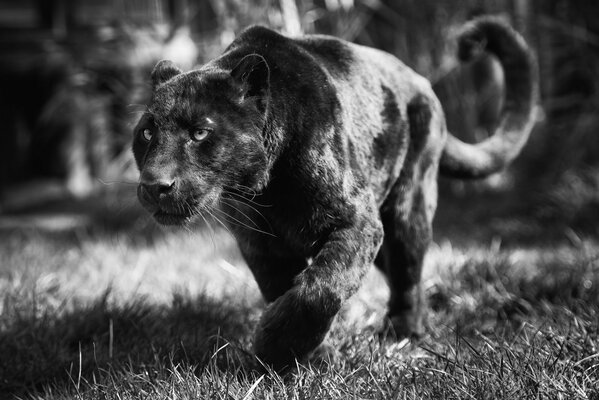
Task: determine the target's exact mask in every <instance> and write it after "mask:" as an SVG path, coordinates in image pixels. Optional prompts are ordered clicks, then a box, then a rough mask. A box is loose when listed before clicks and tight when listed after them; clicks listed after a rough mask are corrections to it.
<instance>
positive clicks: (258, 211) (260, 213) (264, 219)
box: [221, 197, 272, 231]
mask: <svg viewBox="0 0 599 400" xmlns="http://www.w3.org/2000/svg"><path fill="white" fill-rule="evenodd" d="M221 200H230V201H234V202H237V203H240V204H242V205H244V206H246V207H249V208H250V209H251V210H253V211H254V212H256V213H257V214H258V215H259V216H260V217H261V218H262V220H263V221H264V222H266V225H268V228H269V229H270V230H271V231H272V226H271V225H270V222H269V221H268V218H266V217H265V216H264V214H262V212H260V210H258V209H257V208H256V207H253V206H252V205H250V204H247V203H246V202H244V201H241V200H237V199H233V198H230V197H229V198H223V197H221ZM225 204H226V203H225ZM229 206H231V207H233V208H234V209H236V210H237V211H239V212H241V210H239V209H238V208H237V207H234V206H233V205H232V204H230V203H229ZM241 213H242V214H243V215H244V216H246V217H247V218H248V219H249V220H250V221H252V219H251V218H249V217H248V216H247V215H246V214H245V213H243V212H241ZM252 222H253V221H252ZM254 224H255V225H257V224H256V223H255V222H254Z"/></svg>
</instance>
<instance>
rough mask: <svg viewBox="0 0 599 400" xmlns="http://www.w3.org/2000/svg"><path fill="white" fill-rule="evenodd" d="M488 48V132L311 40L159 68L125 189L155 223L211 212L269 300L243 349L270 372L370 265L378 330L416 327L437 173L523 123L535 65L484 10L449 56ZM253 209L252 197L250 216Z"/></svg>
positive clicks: (376, 55) (398, 69)
mask: <svg viewBox="0 0 599 400" xmlns="http://www.w3.org/2000/svg"><path fill="white" fill-rule="evenodd" d="M487 53H491V54H493V55H494V56H495V57H497V59H498V60H499V61H500V63H501V65H502V68H503V69H504V73H505V85H506V89H505V102H504V107H503V110H502V114H501V121H500V123H499V126H498V128H497V129H496V131H495V132H494V134H493V135H492V136H491V137H490V138H489V139H487V140H485V141H483V142H481V143H478V144H474V145H472V144H466V143H464V142H461V141H459V140H458V139H456V138H455V137H454V136H452V135H451V134H449V133H448V132H447V129H446V125H445V117H444V114H443V109H442V108H441V105H440V103H439V101H438V99H437V97H436V96H435V95H434V93H433V91H432V89H431V86H430V83H429V82H428V81H427V80H426V79H424V78H423V77H421V76H419V75H418V74H416V73H415V72H414V71H412V70H411V69H410V68H408V67H406V66H405V65H404V64H403V63H401V62H400V61H399V60H398V59H397V58H395V57H394V56H392V55H390V54H387V53H385V52H382V51H379V50H376V49H372V48H368V47H363V46H359V45H355V44H352V43H348V42H345V41H343V40H340V39H337V38H334V37H329V36H321V35H308V36H302V37H297V38H289V37H285V36H282V35H280V34H278V33H276V32H274V31H272V30H270V29H267V28H264V27H259V26H255V27H250V28H248V29H246V30H245V31H243V32H242V33H241V34H240V35H239V36H238V37H237V38H236V39H235V40H234V41H233V43H231V45H230V46H229V47H228V48H227V49H226V50H225V52H224V53H223V54H222V55H221V56H219V57H217V58H216V59H214V60H212V61H210V62H208V63H207V64H205V65H203V66H202V67H200V68H199V69H195V70H192V71H189V72H185V73H184V72H182V71H181V70H179V69H178V68H177V67H176V66H175V65H173V64H172V63H171V62H169V61H160V62H159V63H158V64H157V65H156V67H155V68H154V70H153V72H152V75H151V79H152V85H153V95H152V99H151V101H150V103H149V104H148V106H147V111H146V112H145V114H144V115H143V116H142V118H141V120H140V121H139V123H138V125H137V127H136V128H135V133H134V141H133V152H134V155H135V159H136V162H137V165H138V167H139V170H140V173H141V176H140V183H139V187H138V197H139V200H140V201H141V203H142V204H143V206H144V207H145V208H146V209H147V210H148V211H149V212H150V213H152V215H153V216H154V218H155V219H156V220H157V221H158V222H159V223H161V224H167V225H184V224H186V223H188V222H189V221H191V220H192V219H194V218H197V217H198V216H199V217H206V216H209V215H212V216H214V218H215V219H217V220H219V221H221V222H222V223H224V224H226V225H227V226H228V228H229V229H230V230H231V232H232V233H233V234H234V236H235V238H236V239H237V241H238V244H239V248H240V250H241V253H242V254H243V256H244V258H245V260H246V262H247V264H248V266H249V268H250V269H251V271H252V272H253V274H254V277H255V279H256V281H257V283H258V286H259V287H260V290H261V292H262V294H263V296H264V298H265V300H266V301H267V302H268V303H269V305H268V308H267V309H266V311H265V312H264V314H263V315H262V318H261V321H260V323H259V325H258V327H257V329H256V333H255V340H254V351H255V354H256V355H257V356H258V357H259V358H260V359H261V360H262V361H263V362H265V363H267V364H269V365H271V366H273V367H274V368H275V369H277V370H279V371H281V370H284V369H285V367H287V366H290V365H294V364H295V360H296V359H297V360H299V361H300V362H301V361H304V360H305V359H306V358H307V357H308V356H309V355H310V354H311V353H312V352H313V351H314V350H315V349H316V348H317V347H318V346H319V344H320V343H321V342H322V341H323V338H324V337H325V335H326V333H327V331H328V329H329V327H330V325H331V322H332V320H333V318H334V317H335V315H336V314H337V312H338V311H339V309H340V308H341V306H342V305H343V303H344V302H345V301H346V300H347V299H348V297H350V296H351V295H352V294H353V293H355V292H356V290H357V289H358V287H359V285H360V281H361V279H362V277H363V276H364V274H365V273H366V272H367V270H368V269H369V268H370V265H371V264H372V263H374V264H375V265H376V266H377V267H378V268H380V269H381V270H382V271H383V272H384V273H385V275H386V277H387V279H388V282H389V285H390V287H391V298H390V299H389V308H388V314H387V324H388V328H389V329H390V330H391V331H392V332H393V333H394V334H393V335H392V336H394V337H397V338H400V337H407V336H418V335H420V334H421V333H422V308H423V298H422V293H421V289H420V284H419V282H420V275H421V270H422V261H423V257H424V254H425V252H426V250H427V246H428V245H429V243H430V241H431V236H432V233H431V222H432V219H433V215H434V212H435V208H436V203H437V175H438V173H439V172H440V173H441V174H444V175H447V176H451V177H456V178H480V177H485V176H487V175H489V174H491V173H494V172H497V171H499V170H501V169H502V168H503V167H505V166H506V165H507V164H509V163H510V162H511V161H512V160H513V159H514V158H515V157H516V156H517V155H518V153H519V152H520V150H521V148H522V146H523V145H524V144H525V142H526V141H527V137H528V135H529V132H530V130H531V129H532V126H533V123H534V109H535V102H536V96H537V91H538V90H537V67H536V63H535V60H534V58H533V56H532V55H531V52H530V51H529V49H528V47H527V45H526V43H525V42H524V40H523V39H522V37H521V36H520V35H519V34H517V33H516V32H515V31H514V30H513V29H512V28H510V27H509V26H508V25H507V24H506V23H505V22H502V21H501V20H499V19H497V18H493V17H483V18H479V19H477V20H475V21H473V22H471V23H469V24H467V25H466V26H465V27H464V29H463V32H462V34H461V36H460V38H459V54H458V56H459V57H460V58H461V59H462V60H464V61H468V60H473V59H476V58H477V57H480V56H482V55H484V54H487ZM257 204H268V205H270V207H264V208H261V209H260V210H259V211H260V214H261V215H260V216H258V214H257V213H256V211H257V210H256V207H257Z"/></svg>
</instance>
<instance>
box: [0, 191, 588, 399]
mask: <svg viewBox="0 0 599 400" xmlns="http://www.w3.org/2000/svg"><path fill="white" fill-rule="evenodd" d="M132 192H133V189H132V188H131V187H127V186H125V187H124V188H121V189H120V190H112V189H111V190H107V191H106V193H104V194H102V195H100V196H98V197H97V198H95V199H93V200H89V201H87V202H84V203H81V202H59V203H56V204H49V205H48V204H46V205H44V207H41V208H38V209H36V208H33V209H31V208H30V209H28V210H27V211H26V212H23V213H14V214H10V215H4V216H1V217H0V300H1V301H0V397H1V398H35V399H38V398H39V399H67V398H68V399H70V398H81V399H133V398H144V399H180V398H193V399H240V400H241V399H529V398H530V399H538V398H542V399H544V398H548V399H593V400H597V399H599V235H598V234H597V231H598V230H597V221H598V220H599V218H597V216H596V215H595V214H590V213H587V214H585V215H582V216H581V215H577V216H576V218H569V219H568V218H565V217H564V218H557V217H556V215H558V216H559V215H562V214H563V215H566V214H567V213H565V212H563V213H561V211H560V210H558V211H555V210H556V208H555V206H554V205H552V204H553V203H551V201H546V202H545V203H543V204H544V207H545V208H543V209H542V212H535V211H534V210H535V209H534V208H531V206H529V204H532V203H531V202H529V201H528V200H526V199H517V201H513V197H514V196H510V197H509V199H508V198H505V196H503V197H502V195H497V196H490V195H481V196H474V199H473V200H470V201H465V200H464V199H449V200H447V199H443V198H442V199H441V202H440V209H439V213H438V218H437V222H436V225H437V226H436V238H435V245H434V246H432V248H431V250H430V253H429V255H428V259H427V266H426V271H425V281H424V283H425V287H426V294H427V300H428V304H429V311H428V314H427V318H426V321H427V323H426V325H427V335H426V336H425V337H424V338H423V339H422V340H421V341H420V342H418V343H410V342H408V341H403V342H400V343H389V342H385V341H380V340H379V339H378V337H377V336H376V335H375V334H374V333H375V331H376V329H377V326H379V325H380V323H381V319H382V317H383V315H384V304H385V300H386V296H387V295H388V290H387V288H386V286H385V283H384V280H383V278H382V277H381V276H380V275H379V274H378V273H377V272H376V271H374V269H373V270H372V272H371V273H370V275H369V276H368V277H367V279H366V281H365V283H364V285H363V288H362V289H361V291H360V292H359V293H358V294H357V295H356V296H354V298H352V300H351V301H350V302H349V304H347V306H346V307H345V308H344V309H343V311H342V313H341V314H340V316H339V317H338V318H337V320H336V321H335V323H334V326H333V329H332V331H331V334H330V337H329V338H328V340H329V342H330V343H331V344H332V345H333V346H334V347H335V348H336V349H337V350H338V354H337V356H336V357H335V358H334V359H325V360H314V362H313V363H311V364H309V365H305V366H299V369H298V371H297V372H296V373H294V374H290V375H287V376H285V377H280V376H277V375H276V374H274V373H257V372H253V371H250V370H248V369H246V368H244V360H246V359H247V357H250V355H249V353H248V351H249V349H251V335H252V330H253V329H254V326H255V324H256V322H257V320H258V318H259V315H260V313H261V311H262V310H263V309H264V307H265V305H264V303H263V301H262V300H261V298H260V294H259V292H258V289H257V287H256V285H255V283H254V282H253V280H252V278H251V274H250V273H249V271H248V270H247V268H246V267H245V265H244V263H243V260H242V259H241V257H240V255H239V253H238V251H237V249H236V246H235V243H234V242H233V240H232V239H231V238H230V236H229V235H228V234H227V232H225V231H223V230H219V229H217V228H216V226H214V227H212V228H209V227H205V226H198V227H196V228H197V229H191V230H189V231H164V230H161V229H159V228H157V227H156V226H155V225H154V223H153V222H152V221H150V220H149V218H148V217H147V216H146V215H145V214H144V213H143V212H142V211H141V210H140V209H139V207H138V206H137V204H136V201H135V199H134V197H133V193H132ZM558 195H559V193H558ZM595 195H596V194H595ZM562 196H563V197H565V198H567V197H568V193H567V191H566V193H565V194H562ZM508 200H509V201H508ZM598 204H599V203H598ZM552 207H553V208H552ZM547 210H549V211H547ZM551 210H553V212H552V211H551ZM593 210H594V211H593V212H595V213H596V211H597V209H596V208H595V209H593ZM568 215H570V214H568ZM585 216H586V217H585ZM581 221H582V222H581Z"/></svg>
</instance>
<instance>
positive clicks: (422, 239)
mask: <svg viewBox="0 0 599 400" xmlns="http://www.w3.org/2000/svg"><path fill="white" fill-rule="evenodd" d="M433 106H434V105H433ZM431 107H432V106H430V105H429V103H428V102H427V101H420V100H419V101H416V102H414V103H411V104H410V105H409V106H408V119H409V123H410V141H411V142H410V148H409V150H408V154H407V157H406V162H405V164H404V169H403V170H402V173H401V175H400V177H399V179H398V180H397V181H396V182H395V184H394V186H393V187H392V189H391V191H390V193H389V195H388V196H387V199H386V200H385V202H384V203H383V205H382V207H381V210H380V212H381V219H382V221H383V228H384V232H385V237H384V241H383V245H382V247H381V250H380V251H379V254H378V256H377V259H376V262H375V263H376V265H377V266H378V267H379V268H380V269H381V270H382V271H383V272H384V273H385V275H386V277H387V280H388V283H389V286H390V289H391V297H390V299H389V310H388V320H387V321H388V323H389V324H390V328H392V332H391V333H392V334H393V335H395V337H396V338H400V337H410V336H416V337H417V336H420V335H421V334H422V333H423V327H422V313H423V302H424V300H423V293H422V288H421V283H420V279H421V274H422V264H423V260H424V256H425V254H426V251H427V249H428V246H429V244H430V242H431V240H432V219H433V214H434V211H435V208H436V203H437V168H438V166H437V165H438V164H437V162H438V161H437V160H438V159H439V153H440V151H441V146H440V145H439V142H442V141H440V140H438V135H440V134H442V132H441V131H440V130H439V128H438V127H439V126H441V125H440V124H439V120H438V119H436V118H434V117H433V113H432V112H431Z"/></svg>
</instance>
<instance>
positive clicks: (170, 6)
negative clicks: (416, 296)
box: [0, 0, 599, 233]
mask: <svg viewBox="0 0 599 400" xmlns="http://www.w3.org/2000/svg"><path fill="white" fill-rule="evenodd" d="M480 14H499V15H502V16H503V17H504V18H506V19H507V20H508V21H510V23H511V24H512V25H513V26H515V27H516V28H517V29H518V30H519V31H520V32H522V34H523V35H524V36H525V37H526V39H527V40H528V41H529V43H530V44H531V46H532V47H533V48H534V49H535V51H536V53H537V57H538V60H539V64H540V72H541V103H540V105H539V111H540V112H539V121H538V124H537V127H536V129H535V131H534V132H533V134H532V137H531V139H530V142H529V144H528V145H527V147H526V149H525V151H524V154H523V156H522V157H521V158H520V159H519V160H518V161H517V163H516V165H514V166H513V167H512V168H511V169H510V170H509V171H507V172H505V173H502V174H500V175H499V176H495V177H492V178H490V179H487V180H486V181H484V182H479V183H466V184H464V183H455V182H442V195H443V196H448V197H452V198H458V199H459V198H460V197H464V196H468V195H469V194H471V193H473V192H476V193H483V194H484V193H490V194H493V195H495V194H497V193H499V192H501V193H504V194H506V196H508V197H509V198H511V199H517V200H518V201H519V203H520V204H523V203H526V204H533V203H534V204H535V210H534V212H535V213H537V214H538V215H539V216H540V217H543V218H546V219H547V220H549V221H550V220H551V219H552V218H558V217H559V218H560V219H565V220H566V223H568V224H575V225H576V226H580V227H582V228H584V229H585V230H591V231H593V232H594V233H596V232H597V229H598V228H597V226H596V225H597V224H596V223H595V222H596V218H595V217H593V216H596V215H598V212H599V140H598V132H599V112H598V111H599V83H598V82H599V2H596V1H592V0H586V1H585V0H573V1H572V0H569V1H566V0H528V1H527V0H477V1H475V0H464V1H459V2H456V1H439V0H418V1H415V0H400V1H392V0H223V1H221V0H86V1H75V0H1V1H0V120H1V121H2V127H3V129H2V133H1V134H0V213H4V214H6V213H11V212H15V211H19V210H23V209H24V208H27V207H29V206H31V205H36V204H41V203H44V202H47V201H48V200H55V199H57V198H71V199H73V198H77V199H85V198H90V197H93V196H95V195H96V194H97V193H101V192H104V191H107V190H112V188H113V187H114V186H119V184H132V183H134V182H135V181H136V180H137V175H136V174H137V171H136V168H135V165H134V163H133V160H132V155H131V152H130V149H129V147H130V140H131V139H130V138H131V130H132V127H133V126H134V125H135V123H136V120H137V119H138V117H139V113H140V111H142V110H143V109H144V104H145V102H146V101H147V99H148V95H149V86H148V80H149V72H150V71H151V69H152V67H153V65H154V64H155V63H156V61H157V60H159V59H163V58H168V59H171V60H173V61H175V63H177V64H178V65H179V66H181V67H182V68H183V69H190V68H192V67H193V66H194V65H196V64H201V63H203V62H205V61H207V60H209V59H211V58H213V57H216V56H217V55H218V54H220V53H221V52H222V50H223V49H224V48H225V47H226V46H227V45H228V44H229V43H230V42H231V41H232V40H233V38H234V37H235V35H236V34H237V33H238V32H239V31H240V30H242V29H243V28H244V27H246V26H248V25H250V24H264V25H267V26H270V27H272V28H274V29H277V30H280V31H282V32H284V33H286V34H290V35H296V34H301V33H314V32H317V33H325V34H332V35H335V36H338V37H341V38H344V39H347V40H350V41H353V42H356V43H360V44H364V45H368V46H373V47H377V48H381V49H384V50H386V51H388V52H390V53H393V54H395V55H396V56H398V57H399V58H400V59H402V60H403V61H404V62H405V63H407V64H408V65H409V66H411V67H412V68H414V69H415V70H416V71H417V72H419V73H421V74H422V75H424V76H425V77H427V78H429V79H431V80H432V81H433V82H434V83H435V90H436V91H437V93H438V94H439V96H440V97H441V99H442V101H443V103H444V106H445V109H446V111H447V114H448V124H449V126H450V129H451V131H452V132H454V133H455V134H456V135H457V136H459V137H461V138H462V139H464V140H467V141H477V140H480V139H482V138H484V137H485V136H486V135H488V132H489V131H491V130H492V129H493V127H494V126H495V124H496V123H497V115H498V113H499V110H500V107H501V99H502V93H503V86H502V83H503V81H502V80H503V74H502V71H501V69H500V68H498V64H497V61H496V60H495V59H493V58H490V57H488V58H484V59H482V60H480V61H478V62H476V63H474V64H471V65H465V66H459V65H457V63H456V60H455V57H454V50H455V44H454V41H453V38H454V36H455V32H456V30H457V29H458V28H459V27H460V26H461V25H462V24H463V23H464V22H465V21H467V20H468V19H470V18H472V17H474V16H476V15H480ZM129 189H131V186H129ZM130 191H132V190H130ZM526 199H530V201H528V202H526V201H523V200H526ZM539 199H541V201H539Z"/></svg>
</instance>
